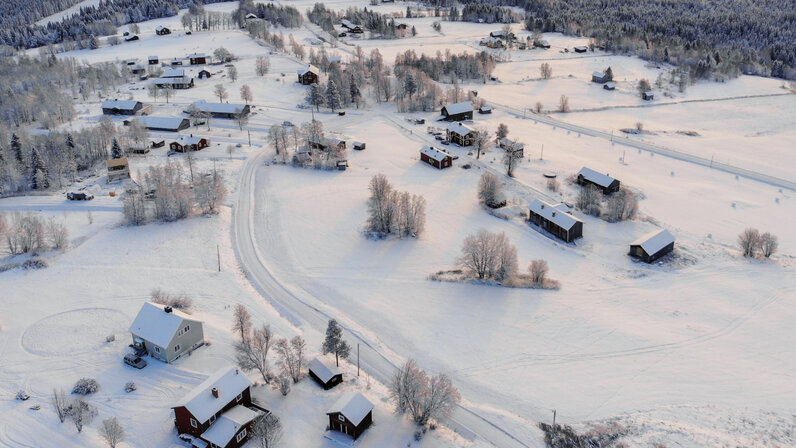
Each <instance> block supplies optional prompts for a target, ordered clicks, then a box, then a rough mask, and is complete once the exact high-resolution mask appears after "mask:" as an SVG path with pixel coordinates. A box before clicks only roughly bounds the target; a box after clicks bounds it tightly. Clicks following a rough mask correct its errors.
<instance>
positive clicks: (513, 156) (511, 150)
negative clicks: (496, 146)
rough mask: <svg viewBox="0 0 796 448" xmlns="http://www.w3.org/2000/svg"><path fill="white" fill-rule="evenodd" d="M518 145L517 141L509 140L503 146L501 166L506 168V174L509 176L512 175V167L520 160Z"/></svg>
mask: <svg viewBox="0 0 796 448" xmlns="http://www.w3.org/2000/svg"><path fill="white" fill-rule="evenodd" d="M518 146H519V143H517V142H511V143H510V144H509V145H508V146H507V147H506V148H504V150H505V153H504V154H503V166H504V167H505V168H506V175H507V176H509V177H514V169H515V168H516V167H517V165H519V163H520V162H521V161H522V154H521V151H520V149H519V147H518Z"/></svg>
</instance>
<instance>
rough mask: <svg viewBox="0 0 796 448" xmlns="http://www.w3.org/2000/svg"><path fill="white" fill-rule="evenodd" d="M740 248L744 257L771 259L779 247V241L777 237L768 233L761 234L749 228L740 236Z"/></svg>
mask: <svg viewBox="0 0 796 448" xmlns="http://www.w3.org/2000/svg"><path fill="white" fill-rule="evenodd" d="M738 246H740V248H741V253H743V256H744V257H749V258H756V257H763V258H769V257H770V256H771V255H773V254H774V252H776V251H777V248H778V247H779V241H778V240H777V237H776V236H775V235H772V234H770V233H768V232H765V233H762V234H761V233H760V231H759V230H757V229H755V228H752V227H749V228H747V229H746V230H744V231H743V232H741V234H740V235H738Z"/></svg>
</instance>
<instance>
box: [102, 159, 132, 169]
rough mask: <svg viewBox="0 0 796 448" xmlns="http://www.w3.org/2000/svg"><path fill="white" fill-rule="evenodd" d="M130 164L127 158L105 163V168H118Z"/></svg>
mask: <svg viewBox="0 0 796 448" xmlns="http://www.w3.org/2000/svg"><path fill="white" fill-rule="evenodd" d="M127 165H129V162H128V161H127V157H120V158H118V159H110V160H108V161H107V162H105V166H106V167H108V168H116V167H119V166H127Z"/></svg>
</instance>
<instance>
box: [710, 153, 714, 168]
mask: <svg viewBox="0 0 796 448" xmlns="http://www.w3.org/2000/svg"><path fill="white" fill-rule="evenodd" d="M710 168H711V169H712V168H713V154H711V155H710Z"/></svg>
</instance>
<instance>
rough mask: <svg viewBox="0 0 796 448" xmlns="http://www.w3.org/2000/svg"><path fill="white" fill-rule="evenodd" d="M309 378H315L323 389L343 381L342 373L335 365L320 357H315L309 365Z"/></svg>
mask: <svg viewBox="0 0 796 448" xmlns="http://www.w3.org/2000/svg"><path fill="white" fill-rule="evenodd" d="M308 370H309V375H310V378H312V379H313V380H315V382H316V383H318V384H319V385H320V386H321V387H322V388H323V389H324V390H329V389H331V388H333V387H334V386H337V385H338V384H340V383H342V382H343V374H342V373H341V372H340V369H338V368H337V367H336V366H332V365H329V364H326V363H325V362H323V360H322V359H320V358H315V359H313V360H312V362H310V365H309V369H308Z"/></svg>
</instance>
